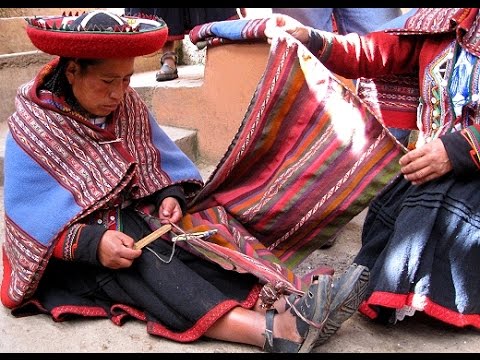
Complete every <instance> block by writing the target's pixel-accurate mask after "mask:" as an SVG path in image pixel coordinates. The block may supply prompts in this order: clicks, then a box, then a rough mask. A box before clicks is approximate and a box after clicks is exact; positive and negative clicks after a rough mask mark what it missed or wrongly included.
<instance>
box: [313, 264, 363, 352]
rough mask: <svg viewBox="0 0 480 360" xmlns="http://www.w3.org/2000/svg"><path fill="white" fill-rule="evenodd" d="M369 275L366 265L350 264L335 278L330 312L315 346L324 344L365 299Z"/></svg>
mask: <svg viewBox="0 0 480 360" xmlns="http://www.w3.org/2000/svg"><path fill="white" fill-rule="evenodd" d="M369 275H370V272H369V270H368V268H367V267H365V266H363V265H357V264H352V265H350V267H349V268H348V269H347V270H346V271H345V273H344V274H343V275H342V276H340V278H338V279H335V281H334V282H333V290H332V304H331V308H330V313H329V315H328V317H327V321H326V323H325V326H324V327H323V328H322V329H321V331H320V334H319V336H318V339H317V341H316V342H315V346H319V345H322V344H324V343H325V342H326V341H327V340H328V339H330V337H331V336H332V335H333V334H335V333H336V332H337V330H338V329H339V328H340V326H341V325H342V324H343V323H344V322H345V321H346V320H348V319H349V318H350V317H351V316H352V315H353V314H354V313H355V312H356V311H357V309H358V307H359V306H360V304H361V303H362V301H363V300H364V299H365V294H366V290H367V285H368V280H369Z"/></svg>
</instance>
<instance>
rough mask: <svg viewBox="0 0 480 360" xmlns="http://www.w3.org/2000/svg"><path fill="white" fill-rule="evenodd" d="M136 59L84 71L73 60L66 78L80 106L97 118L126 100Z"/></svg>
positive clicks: (105, 62) (110, 61)
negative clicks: (125, 96) (125, 95)
mask: <svg viewBox="0 0 480 360" xmlns="http://www.w3.org/2000/svg"><path fill="white" fill-rule="evenodd" d="M134 62H135V58H121V59H105V60H101V61H99V62H98V63H97V64H95V65H89V66H88V67H87V68H86V69H85V70H84V71H83V72H82V71H81V68H80V66H79V64H77V63H76V62H75V61H70V63H69V64H68V65H67V70H66V76H67V79H68V82H69V83H70V85H71V86H72V91H73V95H74V96H75V98H76V99H77V101H78V103H79V104H80V105H81V106H82V107H83V108H84V109H85V110H87V111H88V112H89V113H91V114H93V115H95V116H107V115H108V114H110V113H111V112H113V111H114V110H115V109H116V108H117V106H118V105H119V104H120V102H121V101H122V99H123V95H124V94H125V91H126V89H127V88H128V86H129V85H130V78H131V76H132V75H133V69H134Z"/></svg>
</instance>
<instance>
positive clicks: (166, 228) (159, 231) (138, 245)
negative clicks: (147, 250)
mask: <svg viewBox="0 0 480 360" xmlns="http://www.w3.org/2000/svg"><path fill="white" fill-rule="evenodd" d="M170 230H172V225H170V224H166V225H163V226H162V227H160V228H158V229H157V230H155V231H154V232H152V233H151V234H148V235H147V236H145V237H144V238H142V239H140V240H138V241H137V242H136V243H135V244H134V245H133V248H134V249H135V250H139V249H142V248H144V247H145V246H147V245H148V244H150V243H151V242H152V241H155V240H157V239H158V238H159V237H160V236H162V235H163V234H166V233H167V232H169V231H170Z"/></svg>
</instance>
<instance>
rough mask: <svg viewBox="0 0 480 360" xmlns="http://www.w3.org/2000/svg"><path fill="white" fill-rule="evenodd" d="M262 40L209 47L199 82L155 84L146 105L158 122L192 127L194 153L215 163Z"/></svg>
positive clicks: (260, 57)
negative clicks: (195, 141)
mask: <svg viewBox="0 0 480 360" xmlns="http://www.w3.org/2000/svg"><path fill="white" fill-rule="evenodd" d="M269 49H270V46H269V45H268V44H266V43H265V44H263V43H262V44H242V45H239V44H229V45H222V46H218V47H212V48H209V49H208V51H207V54H206V60H205V73H204V82H203V84H202V85H201V86H199V87H156V88H155V89H154V91H153V94H152V100H151V102H152V103H151V107H152V109H153V110H154V112H155V115H156V117H157V119H161V123H162V124H163V125H170V126H178V127H183V128H190V129H195V130H197V136H198V147H199V153H200V155H201V157H202V158H204V159H205V160H206V162H212V163H216V162H217V161H218V160H219V159H221V157H222V156H223V154H224V153H225V151H226V150H227V148H228V146H229V144H230V143H231V141H232V139H233V137H234V136H235V134H236V132H237V130H238V127H239V125H240V124H241V122H242V120H243V117H244V115H245V113H246V111H247V109H248V106H249V105H250V101H251V99H252V96H253V94H254V91H255V89H256V87H257V85H258V82H259V80H260V78H261V76H262V74H263V72H264V70H265V66H266V63H267V60H268V52H269Z"/></svg>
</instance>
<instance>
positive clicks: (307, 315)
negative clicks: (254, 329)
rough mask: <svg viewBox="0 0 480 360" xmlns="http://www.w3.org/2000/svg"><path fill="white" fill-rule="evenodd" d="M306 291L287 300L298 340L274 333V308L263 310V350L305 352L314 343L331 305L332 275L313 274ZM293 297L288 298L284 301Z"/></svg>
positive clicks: (308, 350)
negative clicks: (297, 296)
mask: <svg viewBox="0 0 480 360" xmlns="http://www.w3.org/2000/svg"><path fill="white" fill-rule="evenodd" d="M315 280H318V282H312V284H311V285H310V287H309V288H308V290H307V291H306V292H305V294H304V295H303V296H302V297H301V298H299V299H297V301H296V302H295V303H293V304H290V312H291V313H292V314H293V315H295V316H296V326H297V331H298V334H299V335H300V337H302V338H303V341H302V342H301V343H296V342H294V341H291V340H287V339H283V338H276V337H274V336H273V318H274V316H275V314H277V311H276V310H275V309H271V310H267V312H266V314H265V321H266V325H265V344H264V346H263V350H264V351H267V352H272V353H306V352H310V351H311V350H312V348H313V346H314V345H315V341H316V340H317V338H318V336H319V334H320V331H321V330H322V328H323V326H324V325H325V322H326V320H327V317H328V312H329V309H330V301H331V292H332V287H333V286H332V285H333V278H332V276H331V275H316V276H315V277H314V278H313V281H315ZM292 299H293V297H291V296H290V297H289V298H288V299H287V303H289V302H290V300H292Z"/></svg>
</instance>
